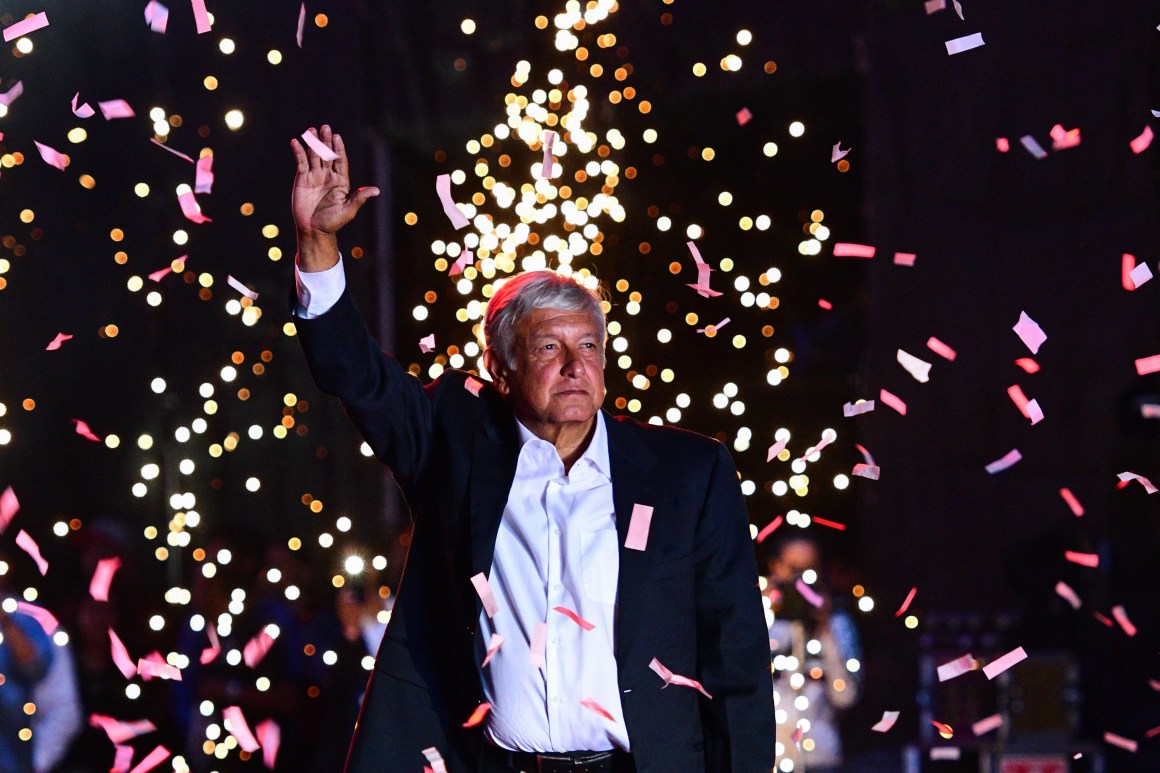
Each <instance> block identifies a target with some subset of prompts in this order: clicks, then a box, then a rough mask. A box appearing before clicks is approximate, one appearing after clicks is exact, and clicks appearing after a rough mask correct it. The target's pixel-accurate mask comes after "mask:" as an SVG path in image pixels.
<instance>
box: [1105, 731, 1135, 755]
mask: <svg viewBox="0 0 1160 773" xmlns="http://www.w3.org/2000/svg"><path fill="white" fill-rule="evenodd" d="M1104 740H1105V741H1107V742H1108V743H1110V744H1111V745H1112V746H1118V747H1120V748H1121V749H1124V750H1125V751H1129V752H1131V753H1132V754H1135V753H1136V747H1137V743H1136V742H1135V741H1133V740H1132V739H1131V738H1125V737H1124V736H1122V735H1116V734H1115V733H1104Z"/></svg>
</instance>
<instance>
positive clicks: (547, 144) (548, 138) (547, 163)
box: [540, 129, 556, 180]
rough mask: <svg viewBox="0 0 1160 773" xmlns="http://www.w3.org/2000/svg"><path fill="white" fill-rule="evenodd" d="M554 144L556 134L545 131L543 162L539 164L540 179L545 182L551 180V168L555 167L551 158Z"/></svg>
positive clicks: (548, 130)
mask: <svg viewBox="0 0 1160 773" xmlns="http://www.w3.org/2000/svg"><path fill="white" fill-rule="evenodd" d="M555 143H556V132H554V131H552V130H551V129H547V130H545V131H544V137H543V144H544V160H543V162H542V163H541V164H540V177H541V178H543V179H545V180H550V179H552V171H553V169H552V168H553V167H554V166H555V165H556V162H555V160H554V159H553V158H552V145H554V144H555Z"/></svg>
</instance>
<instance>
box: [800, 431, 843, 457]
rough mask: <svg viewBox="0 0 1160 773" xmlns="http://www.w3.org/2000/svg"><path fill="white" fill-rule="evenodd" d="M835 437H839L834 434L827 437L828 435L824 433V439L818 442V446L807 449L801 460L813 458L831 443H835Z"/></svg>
mask: <svg viewBox="0 0 1160 773" xmlns="http://www.w3.org/2000/svg"><path fill="white" fill-rule="evenodd" d="M835 437H837V436H836V435H833V434H830V435H827V434H824V433H823V434H822V439H821V440H819V441H818V444H817V445H816V446H810V447H809V448H807V449H806V452H805V453H804V454H802V455H801V456H800V457H799V458H801V459H808V458H810V457H811V456H813V455H814V454H816V453H817V452H819V451H821V450H822V449H823V448H825V447H826V446H828V445H829V444H830V443H833V442H834V438H835Z"/></svg>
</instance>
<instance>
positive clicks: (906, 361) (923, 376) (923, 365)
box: [897, 349, 930, 384]
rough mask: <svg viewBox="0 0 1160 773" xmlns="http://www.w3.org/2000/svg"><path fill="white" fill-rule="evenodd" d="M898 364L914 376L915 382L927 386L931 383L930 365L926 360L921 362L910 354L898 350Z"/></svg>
mask: <svg viewBox="0 0 1160 773" xmlns="http://www.w3.org/2000/svg"><path fill="white" fill-rule="evenodd" d="M897 357H898V364H899V365H901V366H902V367H903V368H904V369H905V370H906V372H907V373H909V374H910V375H912V376H914V380H915V381H917V382H918V383H920V384H925V383H926V382H928V381H930V363H929V362H927V361H926V360H920V359H919V358H917V357H915V356H914V355H913V354H910V353H909V352H905V351H903V350H902V349H899V350H898V355H897Z"/></svg>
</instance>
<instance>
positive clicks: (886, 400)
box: [878, 389, 906, 416]
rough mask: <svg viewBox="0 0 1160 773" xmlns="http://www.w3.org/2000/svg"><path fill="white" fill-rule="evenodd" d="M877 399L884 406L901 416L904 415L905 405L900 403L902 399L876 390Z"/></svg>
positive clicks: (882, 390) (883, 390)
mask: <svg viewBox="0 0 1160 773" xmlns="http://www.w3.org/2000/svg"><path fill="white" fill-rule="evenodd" d="M878 399H879V400H880V401H881V402H882V403H883V404H884V405H889V406H890V407H891V408H893V409H894V410H896V411H898V412H899V413H901V414H902V415H903V416H905V415H906V403H904V402H902V399H901V398H900V397H898V396H897V395H893V394H891V393H890V392H887V391H886V390H885V389H880V390H878Z"/></svg>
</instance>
